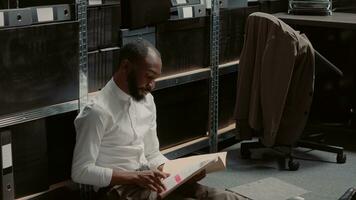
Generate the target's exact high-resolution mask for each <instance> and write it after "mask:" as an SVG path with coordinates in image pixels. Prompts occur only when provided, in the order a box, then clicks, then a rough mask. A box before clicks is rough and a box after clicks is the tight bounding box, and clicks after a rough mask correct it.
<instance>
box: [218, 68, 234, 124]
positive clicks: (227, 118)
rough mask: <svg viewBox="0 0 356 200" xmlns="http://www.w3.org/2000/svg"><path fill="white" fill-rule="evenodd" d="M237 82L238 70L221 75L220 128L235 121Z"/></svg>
mask: <svg viewBox="0 0 356 200" xmlns="http://www.w3.org/2000/svg"><path fill="white" fill-rule="evenodd" d="M236 83H237V73H236V72H234V73H230V74H225V75H221V76H220V77H219V112H218V118H219V129H221V128H225V127H227V126H229V125H231V124H233V123H234V122H235V120H234V109H235V103H236Z"/></svg>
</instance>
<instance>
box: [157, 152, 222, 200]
mask: <svg viewBox="0 0 356 200" xmlns="http://www.w3.org/2000/svg"><path fill="white" fill-rule="evenodd" d="M225 168H226V152H220V153H213V154H204V155H198V156H190V157H186V158H179V159H175V160H169V161H168V162H166V163H165V164H164V167H163V171H164V172H167V173H169V174H170V176H169V177H168V178H166V179H164V180H163V183H164V185H165V186H166V190H165V191H164V192H162V193H160V194H159V197H160V198H161V199H162V198H164V197H166V196H167V195H168V194H170V193H171V192H172V191H174V190H175V189H176V188H177V187H179V186H180V185H182V184H183V183H185V182H186V181H188V180H189V179H190V178H192V177H194V176H195V175H197V174H198V173H200V172H201V171H203V170H205V171H206V173H211V172H214V171H220V170H224V169H225Z"/></svg>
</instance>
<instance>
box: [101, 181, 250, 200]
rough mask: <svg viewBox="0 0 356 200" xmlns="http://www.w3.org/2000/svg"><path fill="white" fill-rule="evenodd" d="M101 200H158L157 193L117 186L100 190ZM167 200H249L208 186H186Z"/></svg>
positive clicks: (136, 187) (131, 186)
mask: <svg viewBox="0 0 356 200" xmlns="http://www.w3.org/2000/svg"><path fill="white" fill-rule="evenodd" d="M98 195H99V199H100V200H156V199H157V193H156V192H153V191H151V190H148V189H144V188H140V187H138V186H136V185H117V186H113V187H108V188H105V189H100V190H99V193H98ZM164 199H165V200H178V199H184V200H194V199H197V200H247V199H246V198H244V197H242V196H240V195H237V194H235V193H232V192H228V191H225V190H221V189H216V188H211V187H208V186H204V185H200V184H198V183H195V184H184V185H182V186H180V187H179V188H177V189H176V190H175V191H173V192H172V193H171V194H169V195H168V196H167V197H165V198H164Z"/></svg>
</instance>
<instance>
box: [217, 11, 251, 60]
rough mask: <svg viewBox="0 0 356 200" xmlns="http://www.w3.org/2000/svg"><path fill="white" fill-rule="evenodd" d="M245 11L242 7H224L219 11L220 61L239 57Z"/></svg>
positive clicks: (242, 40) (242, 39)
mask: <svg viewBox="0 0 356 200" xmlns="http://www.w3.org/2000/svg"><path fill="white" fill-rule="evenodd" d="M244 14H245V12H244V9H243V8H233V9H224V10H222V11H221V12H220V56H219V61H220V63H221V64H222V63H227V62H230V61H235V60H238V59H239V58H240V54H241V50H242V47H243V42H244V32H245V31H244V29H245V19H246V17H245V16H244Z"/></svg>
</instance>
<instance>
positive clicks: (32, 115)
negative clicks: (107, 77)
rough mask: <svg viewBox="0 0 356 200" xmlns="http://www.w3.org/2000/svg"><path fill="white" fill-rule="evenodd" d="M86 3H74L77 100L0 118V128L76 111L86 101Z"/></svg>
mask: <svg viewBox="0 0 356 200" xmlns="http://www.w3.org/2000/svg"><path fill="white" fill-rule="evenodd" d="M86 9H87V2H86V0H77V1H76V12H75V13H76V14H77V16H76V17H77V20H78V22H79V44H80V46H79V53H80V54H79V63H80V66H79V70H80V71H79V81H80V83H79V87H80V88H79V99H77V100H72V101H68V102H64V103H59V104H55V105H49V106H45V107H40V108H35V109H31V110H26V111H23V112H18V113H11V114H7V115H3V116H0V128H4V127H8V126H12V125H16V124H20V123H24V122H29V121H33V120H37V119H42V118H45V117H49V116H54V115H58V114H62V113H67V112H71V111H75V110H78V109H79V108H80V107H81V105H84V104H85V103H86V101H87V96H88V95H87V93H88V92H87V91H88V89H87V88H88V86H87V85H88V84H87V71H88V70H87V31H86V30H87V13H86Z"/></svg>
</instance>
